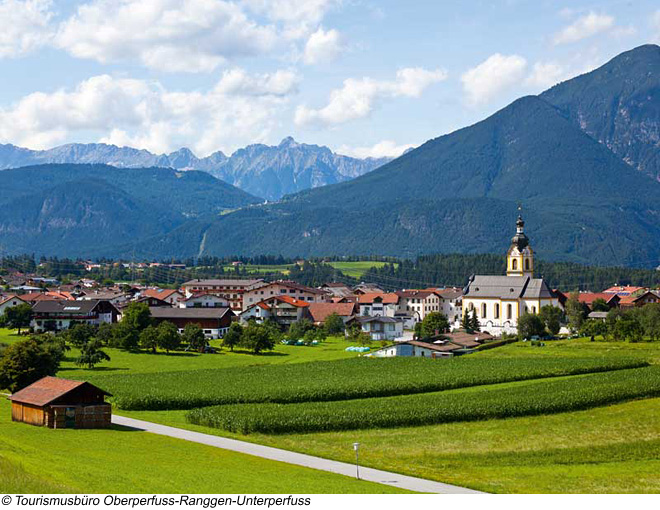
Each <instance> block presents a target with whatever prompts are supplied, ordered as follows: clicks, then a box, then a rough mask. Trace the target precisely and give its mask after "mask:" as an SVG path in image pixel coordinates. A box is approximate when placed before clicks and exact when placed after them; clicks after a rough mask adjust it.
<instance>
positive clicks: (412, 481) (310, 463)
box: [112, 415, 479, 494]
mask: <svg viewBox="0 0 660 510" xmlns="http://www.w3.org/2000/svg"><path fill="white" fill-rule="evenodd" d="M112 423H115V424H117V425H124V426H126V427H133V428H136V429H141V430H145V431H147V432H152V433H154V434H160V435H163V436H170V437H176V438H178V439H184V440H186V441H193V442H195V443H202V444H206V445H209V446H215V447H216V448H224V449H225V450H232V451H235V452H240V453H246V454H248V455H255V456H257V457H262V458H264V459H270V460H277V461H280V462H286V463H288V464H295V465H298V466H304V467H308V468H312V469H318V470H321V471H329V472H330V473H337V474H340V475H346V476H350V477H355V464H348V463H346V462H338V461H336V460H328V459H322V458H321V457H313V456H311V455H305V454H303V453H296V452H290V451H288V450H281V449H279V448H272V447H270V446H263V445H260V444H254V443H248V442H246V441H238V440H236V439H228V438H226V437H220V436H214V435H211V434H202V433H200V432H193V431H190V430H185V429H179V428H176V427H168V426H166V425H159V424H158V423H152V422H150V421H143V420H135V419H133V418H126V417H124V416H117V415H113V416H112ZM360 478H361V479H362V480H367V481H369V482H376V483H382V484H385V485H392V486H394V487H400V488H402V489H407V490H411V491H416V492H428V493H438V494H479V491H475V490H472V489H466V488H464V487H458V486H456V485H449V484H446V483H441V482H434V481H432V480H425V479H423V478H415V477H412V476H406V475H400V474H397V473H390V472H388V471H381V470H379V469H371V468H367V467H360Z"/></svg>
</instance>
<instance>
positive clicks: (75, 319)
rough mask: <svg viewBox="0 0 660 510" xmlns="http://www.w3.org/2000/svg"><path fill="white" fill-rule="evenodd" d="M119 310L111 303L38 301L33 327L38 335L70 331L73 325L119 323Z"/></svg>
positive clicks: (97, 300) (33, 309)
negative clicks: (45, 332) (47, 332)
mask: <svg viewBox="0 0 660 510" xmlns="http://www.w3.org/2000/svg"><path fill="white" fill-rule="evenodd" d="M118 315H119V310H118V309H117V307H116V306H115V305H113V304H112V303H110V301H105V300H100V299H96V300H85V301H65V300H54V301H38V302H37V303H35V304H34V306H33V307H32V323H31V326H32V328H33V329H34V331H35V332H37V333H42V332H44V331H62V330H65V329H69V327H70V326H71V324H72V323H84V324H90V325H92V326H98V325H100V324H102V323H104V322H105V323H113V322H117V316H118Z"/></svg>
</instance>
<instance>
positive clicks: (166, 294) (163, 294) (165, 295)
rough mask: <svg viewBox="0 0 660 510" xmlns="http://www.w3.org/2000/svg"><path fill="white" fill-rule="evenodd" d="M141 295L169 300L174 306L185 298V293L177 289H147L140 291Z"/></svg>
mask: <svg viewBox="0 0 660 510" xmlns="http://www.w3.org/2000/svg"><path fill="white" fill-rule="evenodd" d="M140 295H141V296H143V297H145V296H146V297H152V298H156V299H160V300H161V301H167V302H168V303H169V304H170V305H172V306H174V305H176V304H177V303H178V302H179V301H181V300H182V299H183V298H184V296H183V293H181V292H180V291H179V290H177V289H158V288H156V289H145V290H143V291H141V292H140Z"/></svg>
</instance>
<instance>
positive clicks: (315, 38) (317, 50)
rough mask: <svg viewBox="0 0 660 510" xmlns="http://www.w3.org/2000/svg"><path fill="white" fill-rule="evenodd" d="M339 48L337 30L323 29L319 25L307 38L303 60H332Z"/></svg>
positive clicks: (324, 61)
mask: <svg viewBox="0 0 660 510" xmlns="http://www.w3.org/2000/svg"><path fill="white" fill-rule="evenodd" d="M341 49H342V48H341V38H340V36H339V32H337V30H334V29H332V30H328V31H325V30H323V28H322V27H320V28H319V29H318V30H317V31H316V32H314V33H313V34H312V35H310V36H309V39H308V40H307V44H306V45H305V52H304V56H303V62H305V64H319V63H328V62H332V61H333V60H335V59H336V58H337V56H338V55H339V53H340V52H341Z"/></svg>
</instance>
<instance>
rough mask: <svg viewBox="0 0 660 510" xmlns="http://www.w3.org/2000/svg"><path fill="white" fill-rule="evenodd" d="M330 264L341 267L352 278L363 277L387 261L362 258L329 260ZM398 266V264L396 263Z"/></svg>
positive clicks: (337, 267) (336, 267)
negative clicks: (353, 260)
mask: <svg viewBox="0 0 660 510" xmlns="http://www.w3.org/2000/svg"><path fill="white" fill-rule="evenodd" d="M328 264H329V265H331V266H332V267H334V268H335V269H339V270H340V271H341V272H342V273H344V274H345V275H346V276H350V277H351V278H357V279H360V278H362V275H364V273H366V272H367V271H368V270H369V269H371V268H372V267H383V266H384V265H385V264H387V262H379V261H375V260H360V261H357V262H328ZM394 265H395V266H397V264H396V263H395V264H394Z"/></svg>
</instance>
